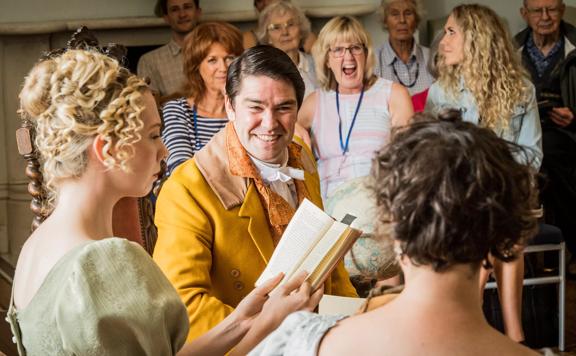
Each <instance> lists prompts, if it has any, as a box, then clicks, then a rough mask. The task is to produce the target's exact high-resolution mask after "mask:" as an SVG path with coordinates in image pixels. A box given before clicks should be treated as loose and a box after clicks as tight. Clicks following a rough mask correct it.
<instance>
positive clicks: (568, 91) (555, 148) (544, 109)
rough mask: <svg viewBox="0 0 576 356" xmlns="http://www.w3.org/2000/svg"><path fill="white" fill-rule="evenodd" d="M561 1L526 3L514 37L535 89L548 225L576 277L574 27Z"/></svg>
mask: <svg viewBox="0 0 576 356" xmlns="http://www.w3.org/2000/svg"><path fill="white" fill-rule="evenodd" d="M565 8H566V6H565V4H564V3H563V1H562V0H524V3H523V7H522V8H521V9H520V14H521V15H522V17H523V18H524V20H525V21H526V23H527V25H528V27H527V28H526V29H525V30H523V31H522V32H520V33H519V34H517V35H516V37H515V39H516V42H517V44H518V46H519V47H520V49H521V51H522V62H523V63H524V66H525V67H526V69H528V71H529V72H530V76H531V79H532V82H533V83H534V86H535V87H536V97H537V100H538V109H539V113H540V120H541V122H542V146H543V151H544V160H543V162H542V172H543V173H544V174H545V175H546V177H547V180H546V183H545V184H544V187H543V192H542V198H543V203H544V208H545V213H546V220H547V222H549V223H551V224H554V225H556V226H558V227H559V228H560V229H561V230H562V232H563V234H564V238H565V240H566V244H567V246H568V249H569V251H570V253H571V254H572V258H571V261H570V263H569V266H568V273H569V274H571V275H572V276H573V277H574V276H576V219H575V218H574V212H575V211H576V120H574V113H575V112H576V92H574V88H575V85H576V51H574V49H575V48H576V28H574V26H572V25H570V24H568V23H566V22H564V21H563V16H564V10H565Z"/></svg>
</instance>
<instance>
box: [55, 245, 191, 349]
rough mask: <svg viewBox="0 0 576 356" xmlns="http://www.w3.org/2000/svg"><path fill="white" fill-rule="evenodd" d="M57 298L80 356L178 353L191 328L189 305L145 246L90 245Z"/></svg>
mask: <svg viewBox="0 0 576 356" xmlns="http://www.w3.org/2000/svg"><path fill="white" fill-rule="evenodd" d="M55 303H56V308H55V312H56V325H57V328H58V329H59V330H58V331H59V334H60V335H61V337H62V345H63V348H64V350H65V351H66V352H67V353H69V354H74V355H174V354H175V353H176V352H177V351H178V350H179V349H180V348H181V347H182V346H183V345H184V342H185V339H186V334H187V332H188V320H187V317H186V309H185V308H184V305H183V304H182V302H181V301H180V299H179V297H178V294H177V293H176V291H175V290H174V288H173V287H172V286H171V285H170V283H169V282H168V280H167V279H166V277H164V275H163V274H162V272H161V271H160V269H159V268H158V267H157V266H156V265H155V264H154V261H152V259H151V258H150V257H149V256H148V254H147V253H146V251H144V249H142V248H141V247H140V246H139V245H137V244H135V243H132V242H129V241H127V240H125V239H118V238H110V239H106V240H104V241H99V242H97V243H91V244H88V245H87V247H85V248H83V250H82V253H81V255H80V256H79V258H78V259H77V261H76V262H75V263H74V264H73V265H72V270H71V271H70V277H69V278H68V280H67V282H66V284H65V285H64V286H62V290H61V292H60V293H59V296H58V300H56V301H55Z"/></svg>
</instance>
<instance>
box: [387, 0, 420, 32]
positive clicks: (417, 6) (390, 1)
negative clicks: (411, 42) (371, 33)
mask: <svg viewBox="0 0 576 356" xmlns="http://www.w3.org/2000/svg"><path fill="white" fill-rule="evenodd" d="M399 1H404V2H407V3H409V4H412V6H413V7H414V12H415V14H416V27H418V26H419V25H420V21H421V20H422V16H423V15H424V7H423V6H422V1H421V0H382V2H381V3H380V6H379V7H378V15H380V23H381V24H382V27H383V28H384V29H385V30H387V28H386V16H388V8H389V7H390V5H392V4H393V3H395V2H399Z"/></svg>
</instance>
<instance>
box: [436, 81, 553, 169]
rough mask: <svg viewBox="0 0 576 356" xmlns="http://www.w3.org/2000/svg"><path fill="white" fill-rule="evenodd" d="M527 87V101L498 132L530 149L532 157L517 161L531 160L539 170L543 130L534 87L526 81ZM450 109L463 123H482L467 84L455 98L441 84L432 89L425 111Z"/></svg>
mask: <svg viewBox="0 0 576 356" xmlns="http://www.w3.org/2000/svg"><path fill="white" fill-rule="evenodd" d="M526 84H527V85H528V88H529V91H530V92H529V95H528V100H527V101H526V102H525V103H518V105H517V106H516V109H515V110H514V113H513V114H512V118H511V120H510V125H509V127H508V129H507V130H505V131H503V132H496V133H497V134H498V136H500V137H502V138H503V139H505V140H508V141H511V142H514V143H516V144H519V145H521V146H523V147H525V148H527V149H528V153H529V157H517V161H519V162H522V163H527V161H528V162H530V163H531V164H532V166H533V167H534V169H536V171H538V170H539V169H540V165H541V164H542V128H541V126H540V116H539V114H538V105H537V103H536V93H535V90H534V85H532V83H531V82H529V81H528V80H526ZM448 108H453V109H457V110H459V111H460V112H461V113H462V119H463V120H464V121H468V122H471V123H473V124H476V125H478V123H479V122H480V114H479V113H478V108H477V107H476V102H475V100H474V97H473V96H472V93H471V92H470V91H469V90H468V89H467V88H465V87H464V83H462V84H461V86H460V92H459V93H457V95H456V96H455V97H454V96H452V95H450V94H449V93H447V92H446V91H445V90H444V88H442V87H441V86H440V84H439V83H438V82H436V83H434V84H432V86H430V89H429V91H428V98H427V99H426V108H425V111H427V112H430V113H432V114H435V115H437V114H438V113H439V112H440V111H441V110H443V109H448Z"/></svg>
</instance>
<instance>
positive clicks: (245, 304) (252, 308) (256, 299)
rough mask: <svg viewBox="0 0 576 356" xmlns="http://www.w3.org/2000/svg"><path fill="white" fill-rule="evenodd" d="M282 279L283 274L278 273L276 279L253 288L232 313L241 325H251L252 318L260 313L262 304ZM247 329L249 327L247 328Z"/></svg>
mask: <svg viewBox="0 0 576 356" xmlns="http://www.w3.org/2000/svg"><path fill="white" fill-rule="evenodd" d="M282 278H284V274H283V273H278V275H277V276H276V277H273V278H270V279H269V280H267V281H266V282H264V283H263V284H262V285H261V286H260V287H257V288H254V289H253V290H252V292H250V293H249V294H248V295H247V296H246V297H244V299H242V301H241V302H240V303H239V304H238V306H237V307H236V309H234V311H233V312H232V313H233V314H235V317H236V319H237V320H238V321H239V322H241V323H251V322H252V320H253V319H254V317H256V316H257V315H258V313H260V311H261V310H262V307H263V306H264V303H266V301H267V300H268V299H269V297H268V293H270V292H271V291H272V290H273V289H274V288H275V287H276V286H277V285H278V283H280V281H281V280H282ZM248 327H249V326H248Z"/></svg>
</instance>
